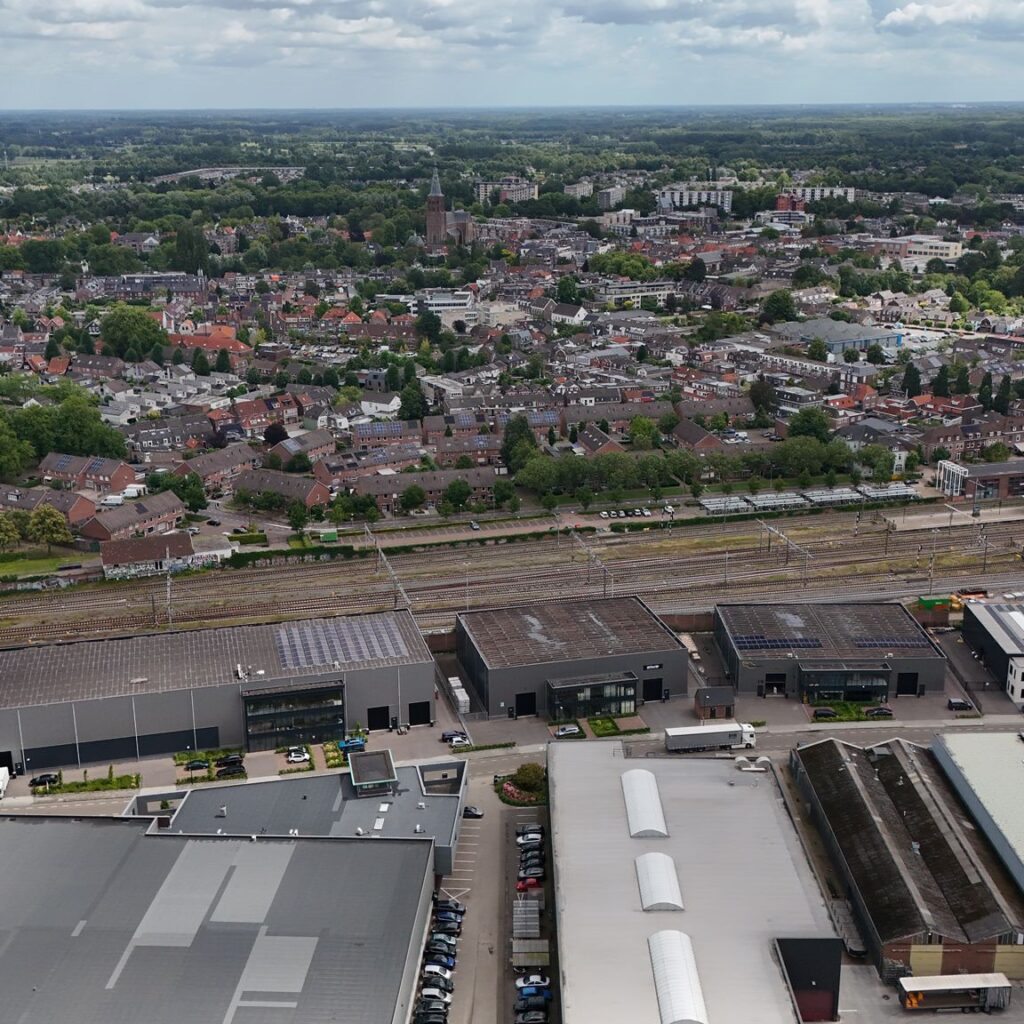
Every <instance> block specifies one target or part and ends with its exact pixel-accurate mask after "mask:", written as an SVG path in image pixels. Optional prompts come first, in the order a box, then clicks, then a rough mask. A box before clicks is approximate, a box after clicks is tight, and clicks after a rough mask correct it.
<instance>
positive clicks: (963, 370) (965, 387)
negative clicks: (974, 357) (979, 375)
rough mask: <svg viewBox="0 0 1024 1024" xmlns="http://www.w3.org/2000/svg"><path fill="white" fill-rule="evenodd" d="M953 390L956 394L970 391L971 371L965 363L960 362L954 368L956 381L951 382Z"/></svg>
mask: <svg viewBox="0 0 1024 1024" xmlns="http://www.w3.org/2000/svg"><path fill="white" fill-rule="evenodd" d="M953 392H954V394H957V395H969V394H970V393H971V371H970V369H969V368H968V366H967V364H966V363H960V364H959V365H958V366H957V368H956V381H955V382H954V384H953Z"/></svg>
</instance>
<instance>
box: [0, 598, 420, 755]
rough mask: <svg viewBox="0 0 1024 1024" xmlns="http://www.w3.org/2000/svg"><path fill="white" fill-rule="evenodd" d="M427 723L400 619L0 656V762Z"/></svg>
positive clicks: (411, 642)
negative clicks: (357, 727) (359, 727)
mask: <svg viewBox="0 0 1024 1024" xmlns="http://www.w3.org/2000/svg"><path fill="white" fill-rule="evenodd" d="M433 720H434V662H433V660H432V658H431V655H430V652H429V651H428V650H427V646H426V644H425V643H424V641H423V637H422V636H421V634H420V631H419V629H418V628H417V626H416V623H415V621H414V620H413V617H412V615H411V614H410V613H409V612H408V611H394V612H381V613H378V614H373V615H359V616H342V617H336V618H322V619H303V620H298V621H294V622H283V623H274V624H263V625H254V626H232V627H228V628H224V629H204V630H192V631H186V632H180V633H159V634H152V635H143V636H135V637H127V638H118V639H107V640H95V641H92V640H83V641H76V642H74V643H70V644H52V645H47V646H39V647H31V648H15V649H11V650H4V651H0V765H5V764H6V765H7V767H8V768H13V767H14V766H15V765H17V764H21V765H23V766H24V768H25V769H26V770H27V771H35V770H37V769H39V768H46V767H51V766H56V765H73V764H87V763H90V762H96V761H114V760H120V759H125V758H137V757H144V756H147V755H155V754H166V753H172V752H174V751H179V750H186V749H192V750H201V749H211V748H212V749H216V748H219V747H226V746H244V747H246V748H247V749H249V750H273V749H275V748H277V747H280V746H284V745H287V744H291V743H307V742H321V743H322V742H324V741H325V740H330V739H340V738H343V737H344V736H345V733H346V730H350V729H354V728H355V727H356V726H362V727H365V728H369V729H371V730H376V729H389V728H395V727H398V726H400V725H422V724H429V723H430V722H432V721H433Z"/></svg>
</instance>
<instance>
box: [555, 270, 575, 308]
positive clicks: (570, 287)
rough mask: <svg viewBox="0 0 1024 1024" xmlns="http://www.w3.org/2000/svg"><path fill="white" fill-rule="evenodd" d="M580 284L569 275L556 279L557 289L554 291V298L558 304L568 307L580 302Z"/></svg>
mask: <svg viewBox="0 0 1024 1024" xmlns="http://www.w3.org/2000/svg"><path fill="white" fill-rule="evenodd" d="M579 286H580V283H579V281H578V280H577V279H576V278H575V277H573V276H572V275H571V274H569V275H566V276H565V277H560V278H559V279H558V287H557V289H556V290H555V297H556V298H557V300H558V301H559V302H562V303H566V304H568V305H574V306H575V305H578V304H579V301H580V287H579Z"/></svg>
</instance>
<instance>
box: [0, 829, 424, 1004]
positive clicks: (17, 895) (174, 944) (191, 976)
mask: <svg viewBox="0 0 1024 1024" xmlns="http://www.w3.org/2000/svg"><path fill="white" fill-rule="evenodd" d="M148 825H149V821H148V820H147V821H145V822H139V821H127V820H112V819H88V818H87V819H72V818H36V817H25V818H10V817H8V818H4V819H2V820H0V847H2V848H3V851H4V871H3V872H0V929H2V931H3V934H4V936H5V941H4V943H3V944H2V946H0V986H2V990H3V1012H2V1016H3V1019H4V1020H7V1021H18V1022H19V1024H55V1022H58V1021H60V1022H71V1021H73V1022H74V1024H112V1022H113V1021H119V1022H124V1024H136V1022H137V1024H212V1022H216V1024H221V1022H222V1021H223V1022H228V1024H231V1022H234V1024H248V1022H253V1024H255V1022H257V1021H261V1022H262V1021H265V1022H267V1024H272V1022H281V1021H285V1020H289V1021H291V1020H296V1021H299V1020H301V1021H304V1022H309V1024H313V1022H320V1021H324V1022H326V1021H336V1020H344V1021H346V1022H347V1024H381V1022H382V1021H384V1022H389V1021H391V1019H392V1016H393V1014H394V1012H395V1005H396V1003H397V1000H398V997H399V991H400V985H401V977H402V972H403V968H404V965H405V961H406V957H407V955H408V951H409V947H410V942H411V941H412V938H413V931H414V928H415V924H416V915H417V910H418V906H419V899H420V893H421V889H422V886H423V883H424V879H425V878H426V877H427V876H428V872H429V871H430V870H431V867H432V857H431V853H432V851H431V844H430V843H428V842H416V841H411V840H410V841H395V842H388V843H381V842H375V843H370V842H364V841H362V840H333V841H325V840H317V839H264V840H260V841H257V842H255V843H253V842H251V841H250V840H248V839H245V840H240V839H230V838H226V837H225V838H203V839H195V838H187V837H182V836H173V835H166V834H160V835H146V834H145V830H146V827H147V826H148ZM271 1003H276V1004H280V1006H279V1008H275V1009H270V1008H269V1007H270V1004H271Z"/></svg>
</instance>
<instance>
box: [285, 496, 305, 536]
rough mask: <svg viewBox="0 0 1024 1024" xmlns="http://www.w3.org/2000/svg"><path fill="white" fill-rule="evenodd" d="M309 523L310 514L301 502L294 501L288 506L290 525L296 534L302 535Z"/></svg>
mask: <svg viewBox="0 0 1024 1024" xmlns="http://www.w3.org/2000/svg"><path fill="white" fill-rule="evenodd" d="M308 522H309V513H308V512H307V511H306V506H305V505H303V504H302V502H301V501H293V502H292V503H291V504H290V505H289V506H288V525H289V526H290V527H291V528H292V529H293V530H294V531H295V532H296V533H302V531H303V530H304V529H305V528H306V524H307V523H308Z"/></svg>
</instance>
